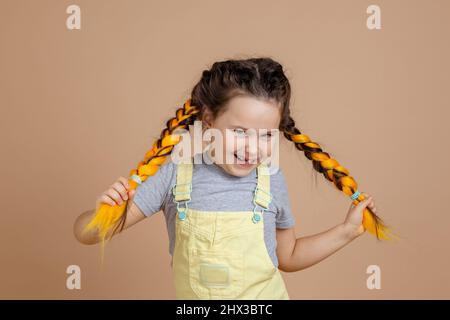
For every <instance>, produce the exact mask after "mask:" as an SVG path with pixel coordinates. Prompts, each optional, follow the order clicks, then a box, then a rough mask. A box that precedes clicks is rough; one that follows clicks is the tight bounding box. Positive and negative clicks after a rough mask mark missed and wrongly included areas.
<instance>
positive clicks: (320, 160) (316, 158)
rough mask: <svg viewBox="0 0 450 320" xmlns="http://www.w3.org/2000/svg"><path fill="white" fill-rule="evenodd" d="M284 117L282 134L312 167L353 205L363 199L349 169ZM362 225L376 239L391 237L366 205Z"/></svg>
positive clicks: (388, 231) (381, 222)
mask: <svg viewBox="0 0 450 320" xmlns="http://www.w3.org/2000/svg"><path fill="white" fill-rule="evenodd" d="M286 119H287V121H286V123H284V124H283V126H282V128H281V129H282V131H283V134H284V136H285V137H286V139H288V140H290V141H292V142H293V143H294V144H295V147H296V148H297V149H298V150H300V151H303V152H304V153H305V156H306V157H307V158H308V159H309V160H311V161H312V162H313V167H314V169H315V170H316V171H318V172H320V173H323V175H324V177H325V178H326V179H327V180H329V181H331V182H333V183H334V185H335V186H336V188H338V189H339V190H341V191H342V192H344V193H345V194H346V195H348V196H351V198H352V200H353V204H354V205H357V204H358V203H359V202H361V201H363V200H364V196H363V195H362V194H360V192H359V191H358V184H357V183H356V181H355V180H354V179H353V177H351V176H350V175H349V171H348V170H347V169H346V168H344V167H343V166H341V165H340V164H339V163H338V162H337V161H336V160H335V159H332V158H331V157H330V155H329V154H328V153H327V152H324V151H322V149H321V148H320V146H319V145H318V144H317V143H315V142H312V141H311V139H310V138H309V137H308V136H307V135H305V134H302V133H301V132H300V130H299V129H297V128H296V127H295V122H294V120H293V119H292V118H291V117H290V116H287V117H286ZM363 226H364V228H365V229H366V230H367V231H369V233H371V234H373V235H375V236H376V237H377V239H378V240H390V239H391V235H392V233H391V232H390V230H389V228H388V227H387V226H386V225H385V223H384V222H383V221H382V220H381V218H380V217H378V216H377V215H376V214H375V213H374V212H373V211H372V210H370V209H369V207H366V208H365V209H364V212H363Z"/></svg>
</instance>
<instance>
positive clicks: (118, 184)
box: [111, 182, 128, 201]
mask: <svg viewBox="0 0 450 320" xmlns="http://www.w3.org/2000/svg"><path fill="white" fill-rule="evenodd" d="M111 188H113V189H114V190H116V191H117V192H118V193H119V194H120V196H121V198H122V200H123V201H126V200H128V191H127V189H126V188H125V186H124V185H123V184H122V183H121V182H116V183H114V184H113V185H112V186H111Z"/></svg>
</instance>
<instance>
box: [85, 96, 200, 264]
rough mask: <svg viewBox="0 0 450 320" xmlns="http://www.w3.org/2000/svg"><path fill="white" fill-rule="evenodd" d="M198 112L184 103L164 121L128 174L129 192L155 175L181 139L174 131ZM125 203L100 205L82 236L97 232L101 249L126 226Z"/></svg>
mask: <svg viewBox="0 0 450 320" xmlns="http://www.w3.org/2000/svg"><path fill="white" fill-rule="evenodd" d="M199 111H200V110H198V108H197V107H195V106H191V99H188V100H187V101H186V102H185V103H184V105H183V108H178V109H177V111H176V116H175V117H173V118H172V119H170V120H168V121H167V128H165V129H164V130H163V131H162V132H161V136H160V138H159V139H158V140H156V141H155V142H154V143H153V147H152V149H150V150H149V151H148V152H147V153H146V154H145V156H144V160H142V161H141V162H139V164H138V166H137V169H133V170H131V171H130V180H129V183H130V190H129V191H131V190H135V189H136V188H137V186H138V185H139V184H141V183H142V182H144V181H145V180H147V178H148V177H149V176H152V175H154V174H155V173H156V172H157V171H158V169H159V167H160V166H161V165H162V164H163V163H164V162H165V160H166V157H167V156H168V155H170V153H171V152H172V149H173V148H174V146H175V145H176V144H177V143H179V142H180V140H181V136H180V135H178V134H175V133H174V131H175V130H176V129H188V126H189V125H190V124H192V123H193V122H194V121H195V119H196V114H198V113H199ZM127 202H128V201H124V202H123V203H122V204H121V205H114V206H111V205H109V204H107V203H102V204H101V205H100V207H99V208H98V210H97V212H96V213H95V216H94V218H93V219H92V220H91V221H90V222H89V223H88V224H87V225H86V227H85V229H84V230H83V232H87V231H88V230H92V229H97V230H98V236H99V238H100V240H101V243H102V249H103V248H104V245H105V239H106V236H107V234H108V232H109V231H110V230H112V228H113V227H114V226H116V228H115V229H114V230H113V231H112V234H111V236H110V237H109V238H108V239H106V240H109V239H111V237H112V236H113V235H114V233H115V231H116V229H117V227H119V224H120V223H118V222H119V220H121V221H122V226H123V225H124V224H125V218H126V215H124V213H125V212H126V210H125V209H126V207H127ZM102 253H103V250H102ZM102 261H103V255H102Z"/></svg>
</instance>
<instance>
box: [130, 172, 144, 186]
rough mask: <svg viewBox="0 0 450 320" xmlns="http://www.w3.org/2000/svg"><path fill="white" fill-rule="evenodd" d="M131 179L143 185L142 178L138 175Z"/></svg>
mask: <svg viewBox="0 0 450 320" xmlns="http://www.w3.org/2000/svg"><path fill="white" fill-rule="evenodd" d="M131 179H133V180H134V181H136V182H137V183H138V184H141V183H142V180H141V177H139V176H138V175H136V174H133V175H132V176H131Z"/></svg>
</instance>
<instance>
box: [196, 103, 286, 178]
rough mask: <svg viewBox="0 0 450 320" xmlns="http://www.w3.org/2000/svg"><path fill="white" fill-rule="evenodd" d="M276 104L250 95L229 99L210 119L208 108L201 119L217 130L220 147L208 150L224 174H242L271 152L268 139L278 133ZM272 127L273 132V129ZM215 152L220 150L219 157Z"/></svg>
mask: <svg viewBox="0 0 450 320" xmlns="http://www.w3.org/2000/svg"><path fill="white" fill-rule="evenodd" d="M280 110H281V108H280V106H279V105H278V104H277V103H275V102H272V101H266V100H259V99H257V98H255V97H250V96H237V97H234V98H232V99H231V100H230V102H229V103H228V105H227V106H226V109H225V112H222V113H219V115H218V116H217V118H216V119H212V117H211V113H210V112H209V110H207V111H206V112H205V117H204V121H205V122H206V124H207V126H208V127H210V128H214V129H218V130H219V131H220V132H221V137H223V141H222V149H221V150H217V149H215V148H214V149H212V150H211V153H210V156H211V158H212V159H213V161H214V162H215V163H216V164H217V165H218V166H220V167H221V168H222V169H224V170H225V171H226V172H227V173H229V174H231V175H234V176H239V177H243V176H246V175H248V174H249V173H250V172H251V171H252V170H253V169H255V168H256V167H257V166H258V165H259V164H260V163H261V162H262V161H263V160H264V159H266V158H268V157H270V156H271V154H272V151H274V150H272V142H273V141H274V139H275V138H278V137H275V135H278V127H279V124H280V120H281V113H280ZM274 129H275V131H273V130H274ZM217 152H222V156H221V157H220V156H219V155H218V154H217Z"/></svg>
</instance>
